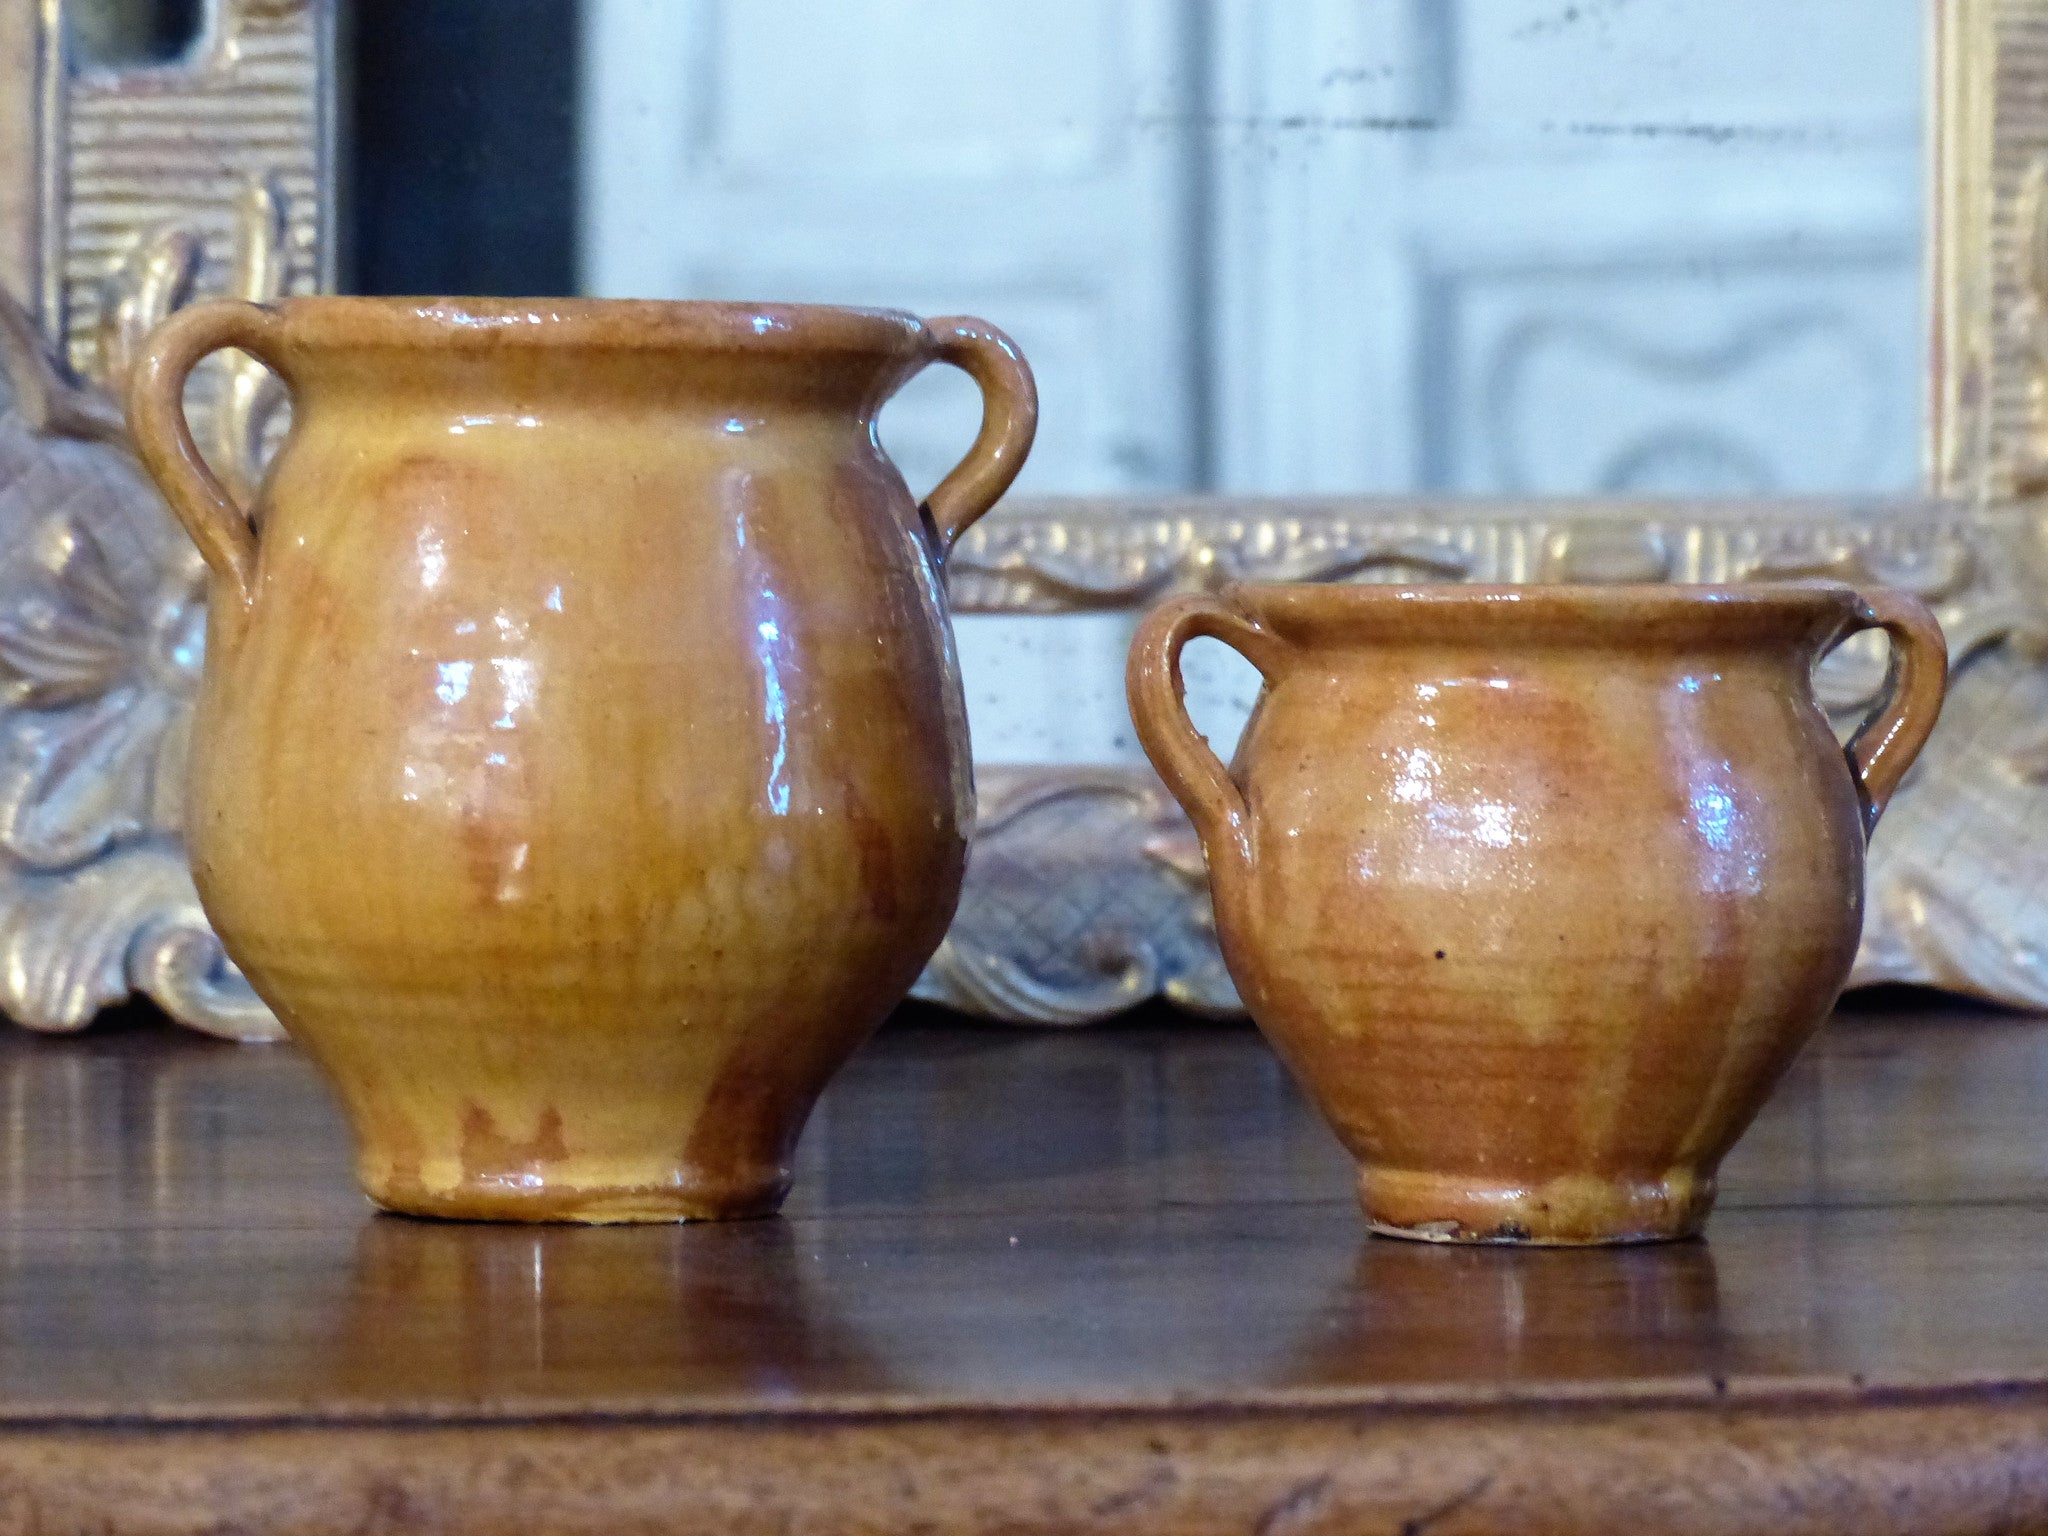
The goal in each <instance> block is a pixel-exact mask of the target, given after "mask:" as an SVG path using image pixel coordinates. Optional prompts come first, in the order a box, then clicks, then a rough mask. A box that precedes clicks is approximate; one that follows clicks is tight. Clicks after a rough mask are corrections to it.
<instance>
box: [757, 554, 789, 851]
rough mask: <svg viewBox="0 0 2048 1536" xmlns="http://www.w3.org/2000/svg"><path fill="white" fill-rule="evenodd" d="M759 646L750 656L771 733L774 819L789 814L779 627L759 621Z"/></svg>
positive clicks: (769, 597)
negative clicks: (758, 670) (754, 659)
mask: <svg viewBox="0 0 2048 1536" xmlns="http://www.w3.org/2000/svg"><path fill="white" fill-rule="evenodd" d="M761 596H762V599H763V600H764V601H765V602H769V603H773V602H774V601H775V594H774V593H773V592H770V591H766V590H763V592H762V594H761ZM754 632H755V633H756V634H757V635H759V636H760V637H761V638H760V644H759V645H758V646H756V647H755V649H754V654H755V656H756V657H757V658H758V659H759V661H760V663H761V710H762V716H761V717H762V719H764V720H766V721H767V722H768V724H769V725H770V726H772V727H773V728H774V730H775V756H774V757H772V758H771V759H769V762H768V809H769V810H771V811H773V812H774V813H775V814H776V815H777V816H787V815H788V814H789V779H788V777H787V775H788V772H789V701H788V700H787V699H785V698H784V697H783V696H782V664H781V662H780V660H779V659H778V658H777V656H776V651H777V649H778V648H779V646H780V645H781V641H782V626H781V625H779V624H777V623H776V622H775V620H773V619H763V620H762V621H761V622H760V623H759V624H756V625H755V626H754Z"/></svg>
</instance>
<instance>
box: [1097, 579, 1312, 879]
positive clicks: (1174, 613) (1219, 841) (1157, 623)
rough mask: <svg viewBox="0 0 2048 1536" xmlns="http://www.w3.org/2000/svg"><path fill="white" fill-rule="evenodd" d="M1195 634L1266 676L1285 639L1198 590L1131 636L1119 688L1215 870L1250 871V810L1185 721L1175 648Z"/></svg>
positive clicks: (1150, 617)
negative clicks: (1224, 865)
mask: <svg viewBox="0 0 2048 1536" xmlns="http://www.w3.org/2000/svg"><path fill="white" fill-rule="evenodd" d="M1198 635H1206V636H1208V637H1209V638H1210V639H1212V640H1221V641H1222V642H1223V643H1224V644H1225V645H1227V646H1229V647H1230V648H1231V649H1232V650H1234V651H1236V652H1237V653H1238V654H1239V655H1241V656H1243V657H1244V658H1245V659H1246V660H1247V661H1249V662H1251V664H1252V665H1253V666H1255V667H1257V668H1258V669H1259V671H1260V672H1262V673H1263V674H1265V676H1266V677H1267V678H1268V679H1269V680H1270V679H1271V677H1272V676H1273V672H1274V670H1275V667H1276V666H1277V665H1278V663H1279V660H1280V652H1281V646H1282V642H1281V641H1280V640H1278V639H1277V638H1276V637H1275V636H1274V635H1273V634H1272V632H1271V631H1269V630H1264V629H1261V628H1260V627H1259V626H1258V625H1257V624H1255V623H1253V622H1252V621H1251V620H1250V619H1247V618H1246V617H1245V616H1244V615H1243V614H1241V613H1239V612H1238V611H1237V610H1236V609H1235V608H1232V607H1231V606H1230V605H1229V604H1228V603H1226V602H1224V601H1222V600H1221V599H1219V598H1214V597H1208V596H1203V595H1196V596H1191V597H1176V598H1172V599H1170V600H1168V601H1167V602H1164V603H1161V604H1160V605H1159V606H1158V607H1157V608H1154V609H1153V610H1152V611H1151V612H1150V613H1149V614H1147V615H1146V616H1145V619H1144V622H1143V623H1141V624H1140V625H1139V626H1138V633H1137V635H1136V637H1135V638H1134V639H1133V640H1132V641H1131V657H1130V663H1129V665H1128V666H1127V667H1126V669H1125V672H1124V687H1125V692H1126V695H1127V697H1128V699H1129V701H1130V707H1131V723H1132V724H1133V725H1135V726H1136V727H1137V729H1138V741H1139V743H1140V744H1141V745H1142V746H1143V747H1144V748H1145V755H1146V756H1147V757H1149V758H1151V759H1152V766H1153V767H1154V768H1156V769H1157V770H1158V771H1159V777H1160V778H1161V779H1163V780H1164V781H1165V782H1166V787H1167V789H1169V790H1170V791H1172V793H1173V797H1174V799H1176V800H1178V801H1179V802H1180V803H1181V806H1182V808H1183V809H1184V810H1186V811H1187V813H1188V819H1189V820H1190V821H1192V822H1194V824H1195V830H1196V832H1198V833H1199V834H1200V835H1201V838H1202V847H1203V849H1204V851H1205V852H1206V853H1207V854H1208V856H1209V862H1210V867H1211V870H1212V872H1213V871H1214V869H1215V866H1216V864H1217V862H1218V861H1219V860H1221V859H1224V858H1228V859H1230V860H1231V861H1232V862H1233V863H1235V864H1237V865H1238V866H1240V868H1241V869H1249V868H1250V866H1251V862H1252V858H1253V856H1254V854H1255V853H1256V849H1255V848H1254V846H1253V838H1252V825H1251V815H1250V812H1249V811H1248V810H1247V808H1246V806H1245V802H1244V796H1243V795H1242V794H1241V793H1240V792H1239V791H1238V787H1237V785H1236V784H1235V783H1234V782H1233V781H1232V779H1231V777H1230V773H1229V770H1227V769H1226V768H1225V767H1224V766H1223V762H1222V759H1220V758H1219V757H1217V756H1216V754H1215V753H1214V752H1213V751H1211V750H1210V747H1209V743H1208V742H1207V741H1206V740H1205V739H1203V736H1202V733H1201V732H1200V731H1197V730H1196V729H1195V723H1194V722H1193V721H1192V720H1190V719H1189V718H1188V711H1187V687H1186V684H1185V683H1184V682H1183V681H1182V680H1181V675H1180V653H1181V651H1182V650H1183V649H1184V648H1185V647H1186V645H1187V643H1188V642H1189V641H1190V640H1192V639H1194V638H1195V637H1196V636H1198Z"/></svg>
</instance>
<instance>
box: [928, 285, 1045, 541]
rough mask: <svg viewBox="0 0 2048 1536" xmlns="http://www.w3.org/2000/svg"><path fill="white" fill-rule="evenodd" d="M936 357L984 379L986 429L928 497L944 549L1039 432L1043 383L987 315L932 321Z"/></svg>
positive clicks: (995, 494)
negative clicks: (1041, 386) (1040, 390)
mask: <svg viewBox="0 0 2048 1536" xmlns="http://www.w3.org/2000/svg"><path fill="white" fill-rule="evenodd" d="M924 328H925V330H926V331H927V332H929V333H930V334H931V337H932V341H933V343H934V347H933V351H932V356H933V358H934V359H935V360H937V361H938V362H942V363H951V364H952V365H953V366H954V367H955V368H958V369H960V370H961V371H962V372H964V373H965V374H966V375H967V376H968V377H969V378H971V379H973V380H974V382H975V383H976V384H979V385H980V386H981V431H980V432H979V433H978V434H976V436H975V439H974V446H973V447H972V448H970V449H968V450H967V457H966V458H964V459H962V460H961V461H960V462H959V463H958V464H956V465H954V466H953V472H952V473H951V474H949V475H947V476H946V478H945V479H943V480H941V481H940V482H939V483H938V486H937V488H936V489H934V490H933V491H932V493H931V495H929V496H927V497H926V498H925V503H924V510H925V511H927V512H929V513H930V514H931V519H932V523H933V525H934V526H935V527H937V529H938V530H939V538H940V540H941V541H942V547H943V548H944V549H951V548H952V547H953V541H954V540H955V539H957V538H959V537H960V535H961V534H963V533H965V532H966V531H967V529H968V527H969V526H970V525H971V524H972V523H973V522H974V520H975V519H976V518H978V517H980V516H981V514H982V513H984V512H986V511H987V510H988V509H989V508H990V507H992V506H994V505H995V504H996V502H997V500H998V499H999V498H1000V497H1001V496H1002V494H1003V492H1005V491H1007V490H1008V489H1009V488H1010V483H1011V482H1012V481H1013V480H1015V479H1016V478H1017V471H1018V470H1020V469H1022V468H1023V467H1024V459H1025V456H1026V455H1027V454H1029V453H1030V452H1031V440H1032V439H1033V438H1034V437H1036V436H1037V435H1038V384H1037V382H1036V381H1035V380H1034V379H1033V378H1032V377H1031V365H1030V364H1029V363H1027V362H1025V361H1024V354H1023V353H1022V352H1019V351H1018V350H1017V343H1015V342H1014V341H1012V340H1010V338H1009V337H1007V336H1005V335H1004V334H1003V333H1002V332H1001V331H999V330H997V329H996V328H995V327H994V326H992V325H990V324H989V323H988V322H987V321H986V320H976V319H974V318H973V317H972V316H969V315H948V316H946V317H945V318H944V319H941V320H927V321H925V323H924Z"/></svg>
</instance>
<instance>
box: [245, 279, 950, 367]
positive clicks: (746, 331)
mask: <svg viewBox="0 0 2048 1536" xmlns="http://www.w3.org/2000/svg"><path fill="white" fill-rule="evenodd" d="M262 307H264V308H266V309H269V310H271V311H272V312H273V313H275V314H276V315H277V316H278V317H279V318H280V319H281V320H282V321H284V322H285V324H286V327H287V330H288V333H289V344H290V345H292V346H294V347H312V348H327V347H334V348H345V349H352V350H353V349H363V348H383V347H392V348H408V347H419V346H428V345H431V346H433V347H436V348H447V347H451V346H452V347H455V348H458V349H463V350H467V349H469V348H476V349H479V350H483V349H499V348H504V347H520V348H527V347H533V348H574V349H584V350H598V351H608V352H633V351H673V350H678V349H684V350H689V351H693V352H699V353H702V352H729V353H754V354H762V353H799V354H817V353H820V352H828V353H857V354H861V353H864V354H872V355H876V356H883V357H888V356H896V357H903V358H906V359H907V358H910V357H915V356H918V355H921V354H923V353H924V352H926V351H928V350H929V349H930V347H931V345H932V337H931V333H930V332H929V331H927V330H926V329H925V326H924V322H923V321H922V320H920V319H919V318H918V317H917V316H915V315H912V314H909V313H907V312H905V311H903V310H900V309H856V308H850V307H845V306H841V305H836V304H772V303H751V302H748V303H736V302H725V301H722V300H712V299H578V298H535V299H505V298H465V297H460V296H452V295H441V296H412V297H389V298H386V297H372V296H366V295H355V294H312V295H305V296H300V297H293V298H288V299H282V300H279V301H278V302H276V303H275V304H269V305H265V306H262Z"/></svg>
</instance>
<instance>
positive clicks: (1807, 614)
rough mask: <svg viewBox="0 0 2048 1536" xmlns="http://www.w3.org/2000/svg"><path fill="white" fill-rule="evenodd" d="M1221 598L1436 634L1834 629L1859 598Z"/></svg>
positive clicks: (1403, 633)
mask: <svg viewBox="0 0 2048 1536" xmlns="http://www.w3.org/2000/svg"><path fill="white" fill-rule="evenodd" d="M1222 596H1223V601H1224V602H1226V603H1227V604H1229V605H1231V606H1232V607H1234V608H1236V609H1237V610H1238V611H1239V612H1240V613H1242V614H1243V615H1244V616H1245V617H1246V618H1248V619H1250V620H1252V621H1253V622H1254V623H1256V624H1257V625H1259V626H1260V627H1261V628H1265V629H1271V630H1273V631H1275V632H1277V633H1280V634H1282V635H1286V634H1301V635H1307V634H1324V633H1329V632H1332V631H1336V632H1349V633H1360V632H1366V633H1371V634H1373V635H1374V636H1375V637H1379V638H1391V639H1403V638H1406V639H1413V640H1418V641H1423V640H1444V639H1462V638H1471V639H1475V640H1484V639H1491V638H1506V637H1508V636H1509V635H1510V634H1514V635H1521V636H1526V637H1535V636H1554V637H1557V638H1559V639H1563V640H1569V639H1571V638H1573V637H1575V636H1576V637H1581V638H1585V639H1601V640H1605V639H1608V638H1612V637H1615V636H1628V637H1635V638H1655V637H1659V636H1668V637H1670V638H1673V639H1681V638H1685V639H1692V638H1697V639H1707V638H1728V639H1737V638H1745V639H1746V638H1763V637H1767V636H1773V635H1782V636H1786V637H1792V636H1803V635H1810V634H1815V633H1818V634H1822V635H1826V634H1830V633H1834V632H1839V630H1840V629H1841V628H1842V627H1843V626H1845V625H1847V624H1848V623H1849V621H1850V620H1851V619H1852V618H1853V616H1854V615H1855V613H1856V611H1857V609H1858V607H1859V606H1860V604H1861V599H1860V598H1859V597H1858V595H1857V592H1856V589H1855V588H1853V587H1851V586H1849V585H1847V584H1846V583H1843V582H1840V581H1831V580H1813V581H1764V582H1752V583H1744V584H1739V585H1725V584H1705V583H1681V582H1669V583H1617V584H1613V585H1603V584H1597V583H1570V582H1558V583H1544V584H1529V585H1490V586H1478V585H1459V584H1457V583H1452V582H1441V583H1429V584H1426V585H1417V586H1405V585H1394V584H1392V583H1387V584H1381V583H1376V582H1286V583H1282V582H1249V583H1244V584H1241V585H1235V586H1231V587H1227V588H1225V589H1224V592H1223V594H1222Z"/></svg>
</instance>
